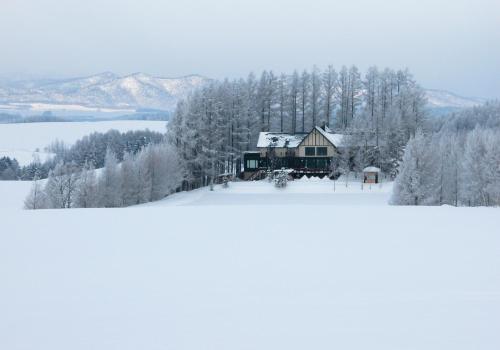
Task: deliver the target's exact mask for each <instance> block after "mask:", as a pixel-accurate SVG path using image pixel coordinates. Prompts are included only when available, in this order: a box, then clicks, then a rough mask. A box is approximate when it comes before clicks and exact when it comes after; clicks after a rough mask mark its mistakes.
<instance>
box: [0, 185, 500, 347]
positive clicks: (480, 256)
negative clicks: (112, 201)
mask: <svg viewBox="0 0 500 350" xmlns="http://www.w3.org/2000/svg"><path fill="white" fill-rule="evenodd" d="M11 184H12V183H9V182H0V193H1V194H4V193H6V192H4V191H5V189H6V188H7V187H9V188H10V190H11V191H10V196H9V197H8V198H10V199H8V200H9V201H10V203H11V204H5V203H2V201H4V200H5V198H4V197H3V196H2V197H1V201H0V208H1V209H0V214H1V215H2V218H1V222H2V225H1V229H0V281H1V282H0V287H1V288H0V349H9V350H12V349H36V350H45V349H50V350H59V349H64V350H66V349H72V350H79V349H82V350H83V349H85V350H87V349H105V350H110V349H120V350H124V349H231V350H233V349H273V350H275V349H360V350H361V349H362V350H366V349H370V350H374V349H381V350H382V349H383V350H391V349H394V350H396V349H397V350H400V349H426V350H429V349H436V350H437V349H439V350H443V349H450V350H460V349H464V350H465V349H467V350H470V349H481V350H490V349H491V350H496V349H499V348H500V332H498V328H499V325H500V229H499V226H498V222H499V221H498V218H499V215H500V212H499V209H494V208H452V207H392V206H387V205H386V203H387V199H388V197H389V195H390V190H391V184H384V185H383V186H382V187H379V186H378V185H376V186H372V188H371V189H370V188H369V187H365V188H364V189H363V190H361V186H360V184H359V183H353V184H351V185H350V187H349V188H347V189H346V188H345V186H344V185H343V183H342V182H337V183H336V188H335V192H334V191H333V183H332V182H331V181H319V180H313V181H311V180H309V181H296V182H293V183H290V184H289V186H288V187H287V188H286V189H284V190H278V189H276V188H274V187H273V186H272V184H269V183H267V182H265V181H262V182H252V183H248V182H247V183H231V184H230V187H229V188H227V189H223V188H221V187H220V186H217V187H216V188H215V191H213V192H211V191H209V190H208V189H201V190H197V191H193V192H190V193H180V194H176V195H174V196H171V197H169V198H167V199H165V200H163V201H160V202H157V203H153V204H149V205H144V206H139V207H132V208H126V209H90V210H82V209H75V210H40V211H23V210H20V209H15V208H14V207H18V206H17V205H14V206H13V207H12V206H11V205H12V203H17V202H18V201H19V200H20V201H22V197H24V194H25V193H24V192H25V191H26V190H27V188H29V186H27V187H26V185H24V188H22V187H23V186H19V187H18V189H14V188H13V187H11V186H10V185H11ZM28 185H29V183H28ZM23 191H24V192H23ZM16 192H18V195H15V193H16ZM6 198H7V197H6ZM15 198H18V199H17V200H16V199H15ZM8 207H10V208H8Z"/></svg>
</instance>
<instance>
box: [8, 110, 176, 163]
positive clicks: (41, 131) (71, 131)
mask: <svg viewBox="0 0 500 350" xmlns="http://www.w3.org/2000/svg"><path fill="white" fill-rule="evenodd" d="M110 129H116V130H118V131H120V132H126V131H129V130H145V129H149V130H153V131H158V132H165V131H166V122H164V121H150V120H117V121H102V122H72V123H63V122H61V123H58V122H57V123H19V124H0V157H3V156H8V157H14V158H16V159H17V160H18V162H19V163H20V164H21V165H26V164H29V163H30V162H31V161H32V160H33V156H34V155H35V154H37V155H38V156H39V157H40V159H41V160H42V161H43V160H44V159H46V158H47V157H50V156H51V155H50V154H49V153H47V152H45V151H44V148H45V147H46V146H48V145H50V144H51V143H52V142H53V141H54V140H56V139H59V140H61V141H64V142H65V143H66V144H72V143H74V142H76V141H77V140H79V139H81V138H82V137H83V136H85V135H88V134H91V133H92V132H96V131H98V132H106V131H108V130H110Z"/></svg>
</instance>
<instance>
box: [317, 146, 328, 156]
mask: <svg viewBox="0 0 500 350" xmlns="http://www.w3.org/2000/svg"><path fill="white" fill-rule="evenodd" d="M327 153H328V152H327V148H326V147H316V155H317V156H326V154H327Z"/></svg>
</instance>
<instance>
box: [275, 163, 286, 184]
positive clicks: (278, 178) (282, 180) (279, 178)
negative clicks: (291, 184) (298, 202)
mask: <svg viewBox="0 0 500 350" xmlns="http://www.w3.org/2000/svg"><path fill="white" fill-rule="evenodd" d="M287 183H288V172H287V171H286V170H285V168H282V169H281V170H280V171H278V172H277V173H276V174H275V175H274V185H275V186H276V187H278V188H284V187H286V185H287Z"/></svg>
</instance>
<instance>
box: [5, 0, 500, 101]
mask: <svg viewBox="0 0 500 350" xmlns="http://www.w3.org/2000/svg"><path fill="white" fill-rule="evenodd" d="M0 48H1V50H0V75H2V76H30V75H33V76H38V77H50V76H52V77H69V76H81V75H89V74H93V73H96V72H102V71H113V72H116V73H119V74H128V73H133V72H138V71H140V72H145V73H150V74H155V75H161V76H181V75H186V74H192V73H197V74H202V75H205V76H208V77H215V78H223V77H240V76H243V77H244V76H246V75H247V74H248V72H250V71H254V72H260V71H261V70H263V69H272V70H275V71H277V72H281V71H284V72H290V71H292V70H293V69H295V68H297V69H304V68H311V67H312V66H313V65H314V64H316V65H318V66H319V67H325V66H326V65H328V64H333V65H334V66H336V67H341V66H342V65H343V64H346V65H350V64H356V65H358V66H359V67H360V68H361V69H363V70H364V69H366V68H367V67H368V66H370V65H377V66H379V67H384V66H389V67H393V68H401V67H408V68H410V70H411V71H412V72H413V73H414V75H415V77H416V78H417V80H418V81H419V82H420V83H421V84H422V85H424V86H425V87H428V88H441V89H448V90H452V91H455V92H457V93H459V94H463V95H469V96H483V97H500V0H441V1H440V0H415V1H409V0H407V1H405V0H384V1H377V0H343V1H337V0H330V1H327V0H325V1H319V0H305V1H294V0H251V1H237V0H211V1H196V0H140V1H139V0H85V1H82V0H0Z"/></svg>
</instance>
